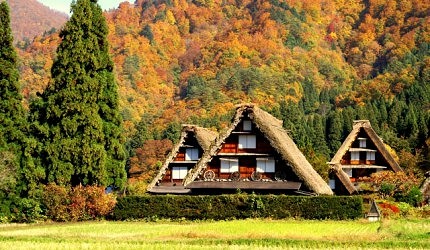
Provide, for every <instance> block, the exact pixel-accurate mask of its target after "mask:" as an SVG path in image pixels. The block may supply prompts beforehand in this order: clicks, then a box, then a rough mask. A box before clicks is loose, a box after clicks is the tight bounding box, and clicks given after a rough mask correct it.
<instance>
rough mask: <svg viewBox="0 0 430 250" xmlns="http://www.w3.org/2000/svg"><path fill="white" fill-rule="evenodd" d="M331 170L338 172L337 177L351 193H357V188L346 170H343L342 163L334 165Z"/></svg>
mask: <svg viewBox="0 0 430 250" xmlns="http://www.w3.org/2000/svg"><path fill="white" fill-rule="evenodd" d="M331 170H332V171H333V172H334V173H335V174H336V176H337V178H339V180H340V181H341V182H342V184H343V185H344V186H345V188H346V190H348V192H349V193H350V194H353V193H357V189H356V188H355V186H354V185H353V184H352V182H351V180H350V179H349V176H348V175H347V174H346V173H345V171H343V170H342V167H341V165H340V164H335V165H332V167H331Z"/></svg>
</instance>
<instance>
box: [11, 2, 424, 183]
mask: <svg viewBox="0 0 430 250" xmlns="http://www.w3.org/2000/svg"><path fill="white" fill-rule="evenodd" d="M429 13H430V1H427V0H426V1H422V0H412V1H410V0H364V1H363V0H351V1H350V0H348V1H347V0H336V1H327V0H302V1H296V0H257V1H250V0H235V1H233V0H223V1H220V0H137V1H136V2H135V4H134V5H133V4H129V3H123V4H121V5H120V7H119V9H117V10H114V11H111V12H108V13H106V17H107V20H108V25H109V32H110V33H109V43H110V45H111V53H112V55H113V60H114V63H115V70H116V75H117V78H118V84H119V91H120V92H119V95H120V106H121V110H122V117H123V119H124V125H125V129H126V135H127V137H128V150H129V153H130V157H131V158H130V160H129V166H128V167H130V168H131V169H132V170H133V171H134V172H136V173H137V172H138V173H144V174H146V175H144V177H143V178H144V179H147V178H150V176H151V173H152V172H151V171H153V169H154V166H155V165H156V160H150V159H157V160H160V153H163V152H164V150H165V149H163V152H160V151H157V150H154V149H157V148H159V147H160V144H161V145H166V144H165V143H160V140H162V139H171V140H172V139H175V138H177V137H178V136H177V131H178V129H179V124H180V123H196V124H198V125H201V126H207V127H211V128H214V129H220V128H222V127H223V126H224V125H225V124H226V122H228V119H229V118H230V117H231V113H230V111H232V109H233V107H234V105H235V104H238V103H241V102H253V103H256V104H258V105H260V106H261V107H262V108H264V109H266V110H267V111H269V112H271V113H272V114H273V115H275V116H277V117H278V118H280V119H283V120H284V126H285V127H286V128H287V129H288V130H289V131H290V133H291V134H292V136H293V138H294V140H295V141H296V143H297V144H298V146H299V147H300V148H301V149H302V150H303V151H304V152H305V154H306V155H307V156H308V158H309V159H310V161H311V163H312V164H313V165H314V166H315V167H316V168H317V169H319V171H320V172H321V173H324V172H326V170H327V169H326V164H325V162H326V161H328V160H329V159H330V156H332V155H333V153H334V152H336V150H337V148H338V147H339V146H340V144H341V142H342V140H343V139H344V138H345V136H346V135H347V134H348V133H349V131H350V129H351V127H352V121H353V120H354V119H369V120H370V121H371V123H372V125H373V127H374V128H375V130H376V131H377V132H378V133H379V135H380V136H381V137H382V138H383V139H384V141H385V142H386V143H387V144H389V145H390V146H391V147H392V148H393V150H394V151H395V152H396V153H397V154H398V155H399V156H400V157H399V159H400V164H401V166H402V167H404V168H405V169H406V170H413V171H415V172H418V173H419V172H423V171H424V170H429V168H430V167H429V166H430V163H429V150H428V148H429V145H430V140H429V136H428V134H429V127H430V124H429V123H430V122H429V121H430V120H429V112H430V104H429V100H430V14H429ZM58 43H59V38H58V34H51V35H46V36H44V37H39V38H36V39H35V40H34V42H33V43H32V44H30V45H29V46H28V47H27V48H25V50H21V51H19V54H20V58H21V66H20V69H21V74H22V75H21V82H22V85H23V94H24V97H25V98H26V100H27V101H28V100H31V99H32V97H34V96H35V95H36V93H37V92H42V91H43V89H44V88H45V87H46V86H47V84H48V83H49V81H50V68H51V66H52V62H53V58H54V52H55V49H56V47H57V45H58Z"/></svg>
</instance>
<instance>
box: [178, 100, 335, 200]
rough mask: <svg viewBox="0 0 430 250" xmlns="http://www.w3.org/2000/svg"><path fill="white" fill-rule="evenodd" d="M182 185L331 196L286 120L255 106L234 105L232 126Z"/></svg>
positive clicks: (215, 190) (226, 190) (218, 190)
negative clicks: (283, 123) (287, 125)
mask: <svg viewBox="0 0 430 250" xmlns="http://www.w3.org/2000/svg"><path fill="white" fill-rule="evenodd" d="M183 185H184V186H185V188H187V189H190V190H192V193H193V194H196V193H206V194H219V193H234V192H237V190H243V191H246V192H249V191H251V192H256V193H285V194H324V195H332V194H333V192H332V190H331V189H330V187H329V186H328V184H327V183H326V182H325V181H324V180H323V179H322V177H321V176H320V175H319V174H318V173H317V172H316V171H315V170H314V169H313V167H312V166H311V165H310V164H309V162H308V161H307V160H306V158H305V156H304V155H303V154H302V152H301V151H300V150H299V149H298V148H297V146H296V145H295V143H294V142H293V140H292V139H291V138H290V136H289V135H288V133H287V131H285V129H284V128H283V127H282V121H281V120H278V119H276V118H275V117H273V116H271V115H270V114H269V113H267V112H265V111H263V110H261V109H260V108H258V107H256V106H255V105H253V104H243V105H240V106H237V107H236V113H235V115H234V117H233V119H232V123H231V125H230V126H229V127H228V128H227V129H226V131H224V132H223V133H222V134H220V136H219V137H218V138H217V139H216V140H215V141H214V143H212V145H211V147H210V148H209V149H208V150H206V151H205V152H204V154H203V156H202V157H201V159H200V160H199V161H198V163H197V164H196V166H195V167H194V168H193V169H192V170H191V171H189V172H188V174H187V176H186V177H185V179H184V181H183Z"/></svg>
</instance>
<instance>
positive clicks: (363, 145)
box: [358, 138, 367, 148]
mask: <svg viewBox="0 0 430 250" xmlns="http://www.w3.org/2000/svg"><path fill="white" fill-rule="evenodd" d="M358 142H359V147H360V148H366V147H367V138H358Z"/></svg>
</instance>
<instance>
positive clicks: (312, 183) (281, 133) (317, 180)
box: [184, 104, 333, 195]
mask: <svg viewBox="0 0 430 250" xmlns="http://www.w3.org/2000/svg"><path fill="white" fill-rule="evenodd" d="M246 113H247V114H248V116H249V118H250V119H251V120H252V121H253V122H254V124H255V125H256V126H257V128H258V129H260V131H261V132H262V133H263V134H264V135H265V137H266V138H267V139H268V141H269V142H270V144H271V146H272V147H273V148H274V149H275V150H276V151H277V152H278V153H279V154H280V155H281V156H282V158H283V159H284V160H286V161H288V162H289V163H290V164H291V168H292V170H293V171H294V172H295V174H296V175H297V176H298V177H299V178H300V179H301V180H302V181H303V182H304V184H305V185H306V186H307V187H308V188H309V189H310V190H312V191H314V192H315V193H317V194H327V195H332V194H333V192H332V190H331V189H330V187H329V186H328V185H327V183H326V182H325V181H324V180H323V179H322V178H321V176H320V175H319V174H318V173H317V172H316V171H315V170H314V169H313V167H312V166H311V165H310V163H309V162H308V161H307V159H306V158H305V156H304V155H303V154H302V152H301V151H300V150H299V149H298V148H297V146H296V144H295V143H294V142H293V140H292V139H291V138H290V136H289V135H288V134H287V132H286V131H285V129H284V128H283V127H282V121H281V120H278V119H276V118H275V117H273V116H272V115H270V114H269V113H267V112H265V111H263V110H262V109H260V108H258V107H257V106H255V105H253V104H242V105H239V106H237V107H236V115H235V116H234V118H233V120H232V123H231V125H230V126H229V127H228V128H227V130H226V131H225V132H224V133H223V134H222V135H220V136H219V137H218V138H217V139H216V140H215V143H214V144H213V146H212V147H211V148H210V149H209V150H208V151H206V152H205V154H204V155H203V157H202V158H201V159H200V161H199V162H198V163H197V165H196V167H195V168H194V170H193V171H192V172H190V173H189V174H188V175H187V177H186V178H185V180H184V185H188V184H189V183H191V182H192V181H193V180H195V179H196V178H197V176H198V175H199V173H201V171H202V170H203V169H205V168H206V166H207V163H208V162H209V161H211V159H212V157H213V156H215V155H216V154H217V153H218V152H219V150H220V149H221V147H222V144H223V143H224V141H225V140H226V139H227V137H228V136H230V134H231V132H232V131H233V130H234V129H235V128H236V126H237V125H238V124H239V123H240V121H241V120H242V118H243V116H244V115H245V114H246Z"/></svg>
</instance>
